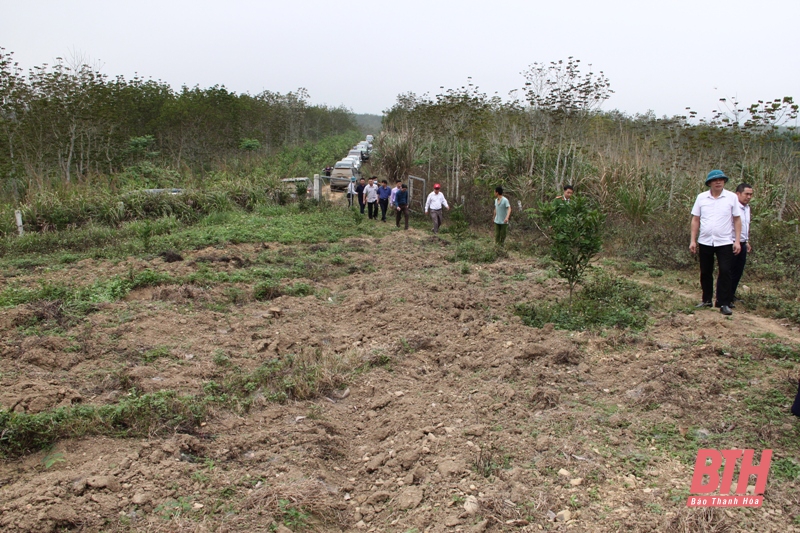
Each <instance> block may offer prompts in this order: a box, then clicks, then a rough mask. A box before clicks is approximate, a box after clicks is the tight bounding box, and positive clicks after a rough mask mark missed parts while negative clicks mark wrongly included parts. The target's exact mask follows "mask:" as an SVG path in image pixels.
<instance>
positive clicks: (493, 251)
mask: <svg viewBox="0 0 800 533" xmlns="http://www.w3.org/2000/svg"><path fill="white" fill-rule="evenodd" d="M507 256H508V254H507V252H506V251H505V250H504V249H502V248H498V247H497V246H495V245H494V243H488V242H485V241H481V240H467V241H462V242H459V243H458V244H456V246H455V251H454V253H453V254H451V255H449V256H448V257H447V259H448V261H453V262H455V261H466V262H467V263H494V262H495V261H497V260H498V259H500V258H502V257H507Z"/></svg>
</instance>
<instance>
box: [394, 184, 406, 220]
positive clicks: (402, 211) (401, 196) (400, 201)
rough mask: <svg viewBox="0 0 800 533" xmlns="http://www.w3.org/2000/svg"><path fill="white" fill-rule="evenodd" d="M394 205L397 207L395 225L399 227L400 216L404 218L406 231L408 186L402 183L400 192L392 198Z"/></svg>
mask: <svg viewBox="0 0 800 533" xmlns="http://www.w3.org/2000/svg"><path fill="white" fill-rule="evenodd" d="M394 203H395V204H396V205H397V210H396V217H397V218H396V223H397V227H398V228H399V227H400V216H401V215H402V216H405V218H406V229H408V186H407V185H406V184H405V183H404V184H402V185H401V186H400V190H399V191H397V194H396V195H395V197H394Z"/></svg>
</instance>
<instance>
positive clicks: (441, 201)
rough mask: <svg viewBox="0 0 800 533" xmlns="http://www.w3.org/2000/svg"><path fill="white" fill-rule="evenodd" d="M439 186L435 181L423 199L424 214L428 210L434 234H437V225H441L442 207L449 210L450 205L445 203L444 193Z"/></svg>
mask: <svg viewBox="0 0 800 533" xmlns="http://www.w3.org/2000/svg"><path fill="white" fill-rule="evenodd" d="M441 188H442V186H441V185H439V184H438V183H435V184H434V185H433V192H432V193H430V194H429V195H428V199H427V200H426V201H425V214H426V215H427V214H428V212H429V211H430V213H431V220H432V221H433V233H434V235H438V234H439V226H441V225H442V208H444V209H447V210H448V211H450V206H449V205H447V200H446V199H445V197H444V194H442V192H441V190H440V189H441Z"/></svg>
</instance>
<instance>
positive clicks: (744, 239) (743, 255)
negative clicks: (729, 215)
mask: <svg viewBox="0 0 800 533" xmlns="http://www.w3.org/2000/svg"><path fill="white" fill-rule="evenodd" d="M736 196H737V198H738V199H739V209H741V211H742V235H741V240H740V242H741V244H742V251H741V252H739V253H738V254H736V255H735V256H733V264H732V265H731V296H732V299H731V307H733V304H734V303H735V302H737V301H738V300H739V299H738V298H737V297H736V289H737V288H738V287H739V280H741V279H742V274H744V264H745V262H746V261H747V254H749V253H750V252H751V251H752V250H753V248H752V247H751V246H750V200H752V199H753V186H752V185H749V184H747V183H740V184H739V185H738V186H737V187H736ZM732 231H736V230H735V229H734V230H732ZM717 292H719V290H718V291H717Z"/></svg>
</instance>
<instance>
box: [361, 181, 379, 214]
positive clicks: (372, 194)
mask: <svg viewBox="0 0 800 533" xmlns="http://www.w3.org/2000/svg"><path fill="white" fill-rule="evenodd" d="M374 180H375V176H372V177H371V178H370V179H369V183H368V184H367V186H366V187H364V196H365V197H366V200H367V214H368V215H369V219H370V220H378V186H377V185H375V182H374Z"/></svg>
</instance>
